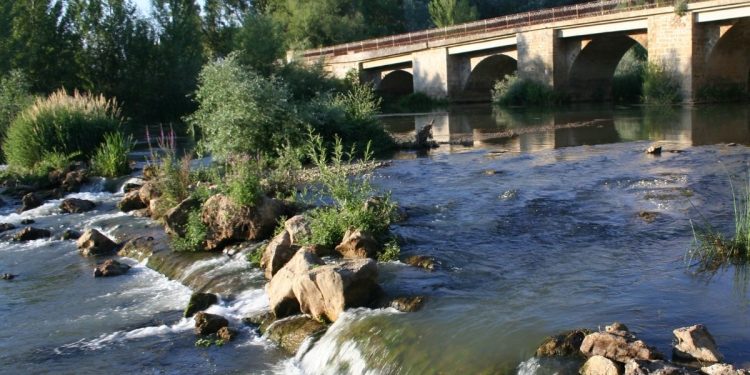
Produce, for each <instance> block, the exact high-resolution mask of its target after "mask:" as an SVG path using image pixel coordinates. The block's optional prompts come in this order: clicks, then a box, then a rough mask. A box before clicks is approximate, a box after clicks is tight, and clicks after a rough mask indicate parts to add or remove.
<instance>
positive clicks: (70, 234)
mask: <svg viewBox="0 0 750 375" xmlns="http://www.w3.org/2000/svg"><path fill="white" fill-rule="evenodd" d="M79 238H81V233H80V232H78V231H75V230H73V229H66V230H65V231H64V232H63V234H62V236H60V239H62V240H63V241H65V240H77V239H79Z"/></svg>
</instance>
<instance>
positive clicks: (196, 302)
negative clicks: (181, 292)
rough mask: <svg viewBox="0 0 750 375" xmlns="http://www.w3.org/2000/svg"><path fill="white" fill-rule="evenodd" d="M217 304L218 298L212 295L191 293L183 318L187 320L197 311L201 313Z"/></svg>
mask: <svg viewBox="0 0 750 375" xmlns="http://www.w3.org/2000/svg"><path fill="white" fill-rule="evenodd" d="M217 302H219V298H218V297H217V296H216V294H213V293H193V294H192V295H191V296H190V301H189V302H188V305H187V307H186V308H185V313H184V314H183V316H184V317H186V318H189V317H191V316H193V315H195V313H197V312H199V311H203V310H205V309H207V308H209V307H211V305H213V304H215V303H217Z"/></svg>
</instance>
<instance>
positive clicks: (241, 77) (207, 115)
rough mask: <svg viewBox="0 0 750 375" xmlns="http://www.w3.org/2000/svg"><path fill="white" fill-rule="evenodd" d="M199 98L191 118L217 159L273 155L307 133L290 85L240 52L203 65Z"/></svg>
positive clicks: (209, 150)
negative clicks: (248, 64)
mask: <svg viewBox="0 0 750 375" xmlns="http://www.w3.org/2000/svg"><path fill="white" fill-rule="evenodd" d="M196 99H197V102H198V104H199V107H198V110H197V111H196V112H195V113H193V114H192V115H190V116H189V117H187V118H186V120H187V121H188V123H189V124H190V125H191V126H192V127H193V129H197V130H199V131H200V134H201V135H202V137H203V138H202V140H201V143H200V145H201V146H202V148H203V149H204V150H206V151H208V152H210V153H211V155H212V156H213V157H214V158H215V159H216V160H219V161H225V160H227V159H228V158H229V157H230V156H232V155H245V156H252V157H255V158H257V157H259V156H260V155H264V154H265V155H272V154H273V153H274V152H275V151H276V149H277V148H278V147H280V146H281V145H283V144H285V143H288V142H292V143H297V142H298V141H297V139H299V138H300V137H301V134H302V132H301V129H302V125H301V123H300V122H299V121H298V120H297V118H296V114H295V111H294V108H293V107H292V106H291V105H290V104H289V93H288V91H287V90H286V87H285V86H284V85H283V84H282V83H281V82H279V81H278V80H276V79H273V78H270V79H269V78H264V77H262V76H260V75H258V74H257V73H255V72H252V71H250V70H247V69H246V68H244V67H243V66H242V65H241V64H240V63H239V62H238V60H237V55H235V54H232V55H230V56H229V57H227V58H226V59H221V60H218V61H216V62H213V63H210V64H208V65H206V66H205V67H204V68H203V71H202V72H201V74H200V85H199V88H198V91H197V92H196Z"/></svg>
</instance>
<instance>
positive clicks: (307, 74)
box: [277, 62, 346, 102]
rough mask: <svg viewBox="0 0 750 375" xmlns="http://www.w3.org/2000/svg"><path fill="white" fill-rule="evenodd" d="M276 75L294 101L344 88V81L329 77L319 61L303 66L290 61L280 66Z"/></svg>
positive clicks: (310, 98) (303, 100)
mask: <svg viewBox="0 0 750 375" xmlns="http://www.w3.org/2000/svg"><path fill="white" fill-rule="evenodd" d="M277 75H278V76H279V77H280V78H281V79H282V80H283V81H284V83H285V84H286V86H287V87H288V88H289V93H290V94H291V97H292V99H293V100H294V101H296V102H306V101H310V100H312V99H313V98H316V97H318V96H321V95H325V94H330V93H334V92H342V91H344V90H346V82H345V81H343V80H339V79H335V78H331V77H330V74H329V73H328V72H326V71H325V70H324V69H323V64H321V63H319V64H314V65H312V66H305V65H302V64H301V63H298V62H291V63H289V64H286V65H284V66H282V67H281V68H280V69H279V71H278V73H277Z"/></svg>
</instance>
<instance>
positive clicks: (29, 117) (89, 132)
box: [3, 90, 122, 168]
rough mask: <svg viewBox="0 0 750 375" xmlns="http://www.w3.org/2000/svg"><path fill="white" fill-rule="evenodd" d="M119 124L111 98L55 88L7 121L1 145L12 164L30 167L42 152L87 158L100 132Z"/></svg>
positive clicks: (94, 148)
mask: <svg viewBox="0 0 750 375" xmlns="http://www.w3.org/2000/svg"><path fill="white" fill-rule="evenodd" d="M121 123H122V118H121V117H120V109H119V107H118V106H117V103H116V102H115V101H113V100H107V99H106V98H104V97H103V96H91V95H86V94H79V93H78V92H74V93H73V96H69V95H68V94H67V93H66V92H65V91H64V90H60V91H57V92H55V93H53V94H52V95H50V96H49V97H48V98H45V99H37V100H36V102H35V103H34V104H33V105H32V106H30V107H29V108H27V109H26V110H24V111H23V112H21V113H20V114H19V116H18V117H17V118H16V119H15V120H14V121H13V122H12V123H11V125H10V128H9V129H8V134H7V138H6V139H5V143H4V146H3V151H4V152H5V157H6V160H7V161H8V164H9V165H10V166H12V167H17V168H33V167H34V165H35V164H37V163H39V162H40V161H41V160H42V158H43V156H44V153H45V152H50V151H54V152H59V153H63V154H67V155H70V154H73V153H80V157H83V158H89V157H91V155H92V153H93V152H94V150H96V148H97V146H98V145H99V144H100V143H101V142H102V141H103V140H104V135H105V134H107V133H111V132H115V131H117V130H118V129H119V127H120V124H121Z"/></svg>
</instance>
